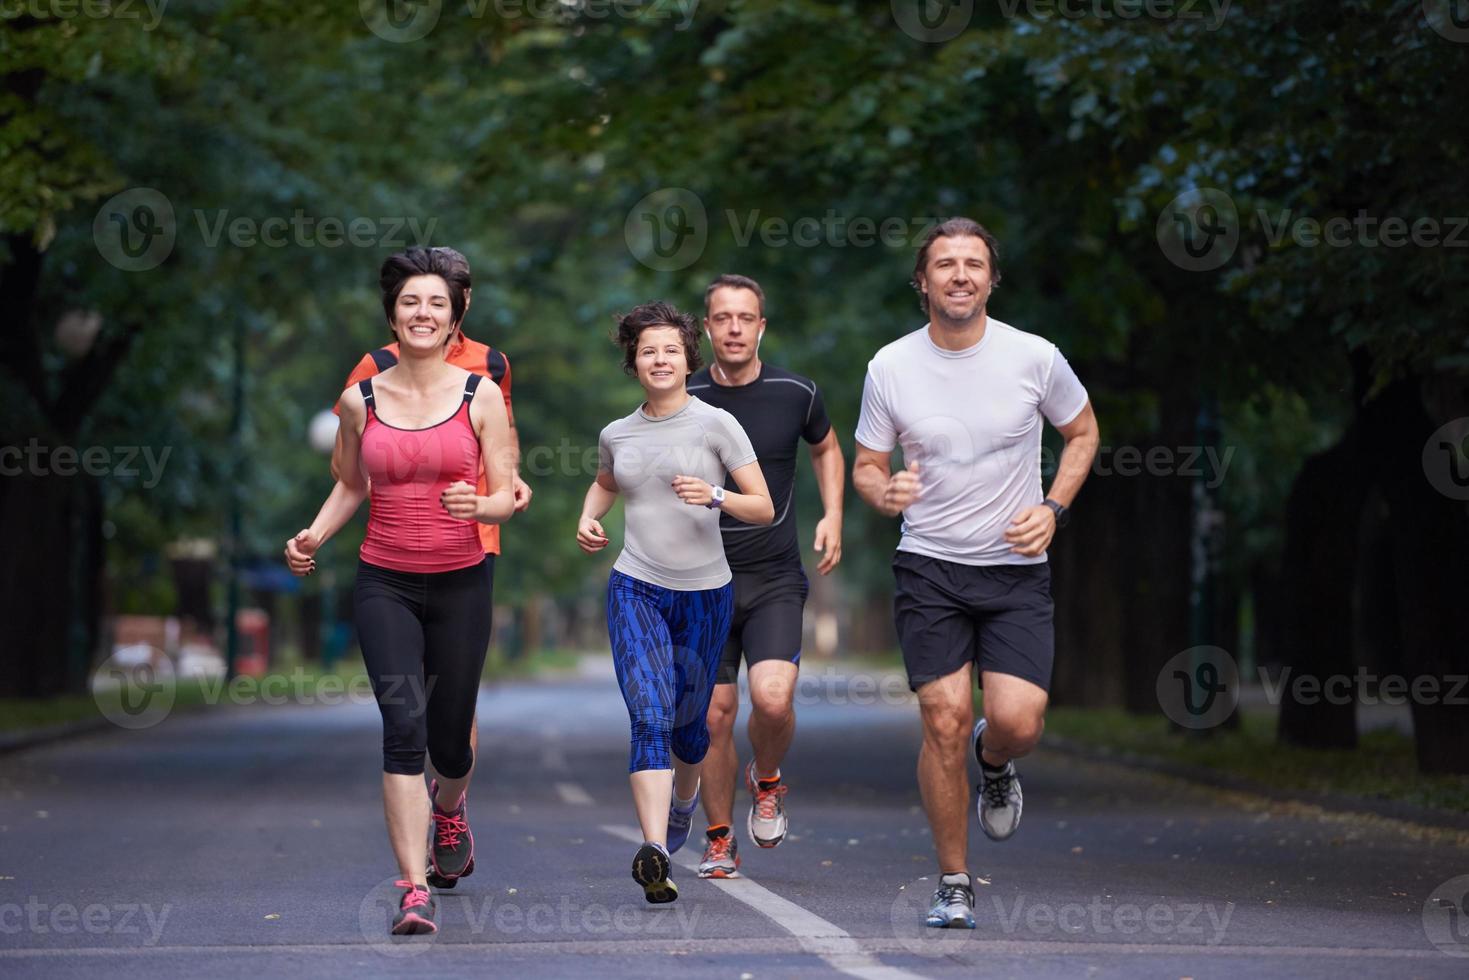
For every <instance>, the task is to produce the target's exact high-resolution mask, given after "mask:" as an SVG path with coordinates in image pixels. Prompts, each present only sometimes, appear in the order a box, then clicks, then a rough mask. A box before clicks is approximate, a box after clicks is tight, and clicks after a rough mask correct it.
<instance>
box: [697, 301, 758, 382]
mask: <svg viewBox="0 0 1469 980" xmlns="http://www.w3.org/2000/svg"><path fill="white" fill-rule="evenodd" d="M704 329H706V330H708V331H709V340H710V342H711V343H712V344H713V345H714V356H715V357H717V358H718V359H719V363H720V364H724V365H727V366H728V367H730V368H740V367H743V366H744V365H746V364H748V363H750V360H751V359H752V358H753V357H754V356H755V354H756V353H757V352H758V351H759V349H760V336H761V334H763V333H764V332H765V317H764V316H763V315H762V314H761V312H760V297H759V296H756V295H755V293H754V291H753V290H749V289H741V288H740V287H738V286H721V287H719V288H718V289H716V290H714V292H712V293H710V294H709V314H708V316H706V317H704Z"/></svg>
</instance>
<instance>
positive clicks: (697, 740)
mask: <svg viewBox="0 0 1469 980" xmlns="http://www.w3.org/2000/svg"><path fill="white" fill-rule="evenodd" d="M669 741H670V748H671V749H672V751H673V754H674V756H675V757H677V759H678V761H680V762H684V763H687V764H688V765H691V766H694V765H698V764H699V763H701V762H703V761H704V756H706V755H708V754H709V729H708V727H707V726H705V725H685V726H684V727H682V728H676V729H674V731H673V737H672V738H671V739H670V740H669Z"/></svg>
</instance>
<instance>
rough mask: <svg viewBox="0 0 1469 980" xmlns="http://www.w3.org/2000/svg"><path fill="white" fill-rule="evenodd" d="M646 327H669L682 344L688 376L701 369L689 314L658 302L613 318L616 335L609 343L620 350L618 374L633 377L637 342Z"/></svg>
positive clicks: (695, 328) (696, 331)
mask: <svg viewBox="0 0 1469 980" xmlns="http://www.w3.org/2000/svg"><path fill="white" fill-rule="evenodd" d="M649 327H673V328H674V329H676V330H677V331H678V339H679V340H682V341H683V352H684V358H685V360H687V361H688V365H689V373H690V374H693V373H694V372H695V371H697V370H699V368H701V367H703V365H704V359H703V358H702V357H700V356H699V327H698V324H697V323H696V322H695V321H694V317H693V315H692V314H689V313H680V312H679V311H678V310H677V309H676V308H675V307H674V306H673V304H672V303H664V302H662V301H659V302H656V303H643V304H642V305H641V306H634V307H633V308H632V309H631V310H630V311H628V312H627V313H624V314H623V315H622V316H620V317H618V318H617V334H616V336H615V337H613V340H614V341H615V342H616V343H617V346H619V347H621V348H622V370H623V371H625V372H627V373H628V374H629V375H632V376H634V377H636V376H637V373H638V367H637V360H638V339H639V338H640V337H642V335H643V331H644V330H647V329H648V328H649Z"/></svg>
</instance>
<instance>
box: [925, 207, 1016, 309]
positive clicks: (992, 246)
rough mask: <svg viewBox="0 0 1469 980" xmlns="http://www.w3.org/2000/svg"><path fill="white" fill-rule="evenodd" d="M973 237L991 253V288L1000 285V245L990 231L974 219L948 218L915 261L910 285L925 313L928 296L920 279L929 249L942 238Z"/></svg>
mask: <svg viewBox="0 0 1469 980" xmlns="http://www.w3.org/2000/svg"><path fill="white" fill-rule="evenodd" d="M969 236H972V237H974V238H978V239H979V240H980V241H982V242H984V247H985V248H987V249H989V252H990V286H992V287H993V286H998V285H999V284H1000V243H999V241H998V240H997V239H996V238H995V236H994V235H993V234H991V233H990V230H989V229H988V228H986V227H985V226H984V225H982V224H980V223H979V222H978V221H975V220H974V219H973V218H947V219H945V220H944V221H941V222H939V223H938V224H936V225H934V226H933V230H932V231H930V232H929V233H928V234H927V235H926V236H924V239H923V244H921V245H919V246H918V257H917V258H916V259H914V261H913V278H911V279H909V280H908V284H909V285H911V286H912V287H913V289H914V290H915V291H916V292H917V293H918V306H919V307H920V308H921V309H922V310H923V312H924V313H927V312H928V296H927V294H925V293H924V291H923V287H922V286H921V285H920V284H919V281H918V280H919V277H920V276H921V275H922V274H923V270H924V268H925V267H926V266H927V265H928V249H929V247H930V246H931V245H933V243H934V242H936V241H938V240H939V239H940V238H964V237H969Z"/></svg>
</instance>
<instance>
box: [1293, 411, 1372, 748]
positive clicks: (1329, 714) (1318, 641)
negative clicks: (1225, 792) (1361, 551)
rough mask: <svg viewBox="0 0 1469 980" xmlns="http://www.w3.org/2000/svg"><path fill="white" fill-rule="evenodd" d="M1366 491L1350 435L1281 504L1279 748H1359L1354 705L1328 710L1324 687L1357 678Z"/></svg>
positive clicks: (1313, 461)
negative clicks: (1356, 598)
mask: <svg viewBox="0 0 1469 980" xmlns="http://www.w3.org/2000/svg"><path fill="white" fill-rule="evenodd" d="M1367 490H1368V487H1367V481H1366V474H1365V473H1364V471H1363V468H1362V465H1361V460H1360V459H1359V458H1358V455H1357V450H1356V445H1355V438H1354V433H1353V432H1351V431H1349V432H1348V433H1347V435H1346V436H1345V437H1343V439H1342V441H1341V442H1338V443H1337V444H1336V445H1335V446H1333V447H1332V448H1330V449H1328V450H1326V451H1325V452H1323V453H1320V454H1319V455H1316V456H1312V457H1311V458H1309V459H1307V460H1306V462H1305V464H1304V465H1303V466H1302V467H1301V472H1300V473H1299V474H1298V475H1297V476H1296V479H1295V483H1294V484H1293V485H1292V486H1291V491H1290V495H1289V497H1288V498H1287V500H1286V508H1285V511H1286V513H1285V521H1286V524H1285V549H1284V551H1285V553H1284V556H1283V558H1282V563H1281V565H1282V567H1281V576H1280V586H1281V593H1282V595H1283V596H1284V600H1283V605H1282V607H1281V608H1280V609H1279V612H1280V614H1281V626H1282V627H1283V630H1284V636H1283V637H1282V643H1281V645H1280V648H1279V649H1278V652H1279V653H1280V654H1281V655H1282V660H1283V661H1284V665H1285V666H1286V667H1288V668H1289V674H1288V675H1286V676H1285V677H1284V683H1283V687H1282V689H1281V702H1280V720H1279V726H1278V728H1277V730H1276V737H1277V738H1278V739H1279V740H1280V741H1281V742H1283V743H1288V744H1292V745H1302V746H1308V747H1311V748H1355V747H1356V745H1357V710H1356V701H1355V699H1353V698H1346V699H1341V698H1336V699H1333V700H1335V701H1337V702H1338V703H1332V700H1328V699H1327V697H1325V695H1324V688H1323V685H1324V684H1325V682H1326V681H1327V680H1328V679H1329V678H1330V677H1331V676H1333V675H1339V674H1346V675H1350V674H1352V673H1354V671H1355V664H1354V661H1353V657H1352V638H1353V629H1352V625H1353V617H1352V594H1353V589H1354V585H1355V581H1356V572H1357V542H1358V533H1357V529H1358V525H1359V523H1360V520H1361V515H1362V507H1363V503H1364V501H1365V499H1366V496H1367ZM1337 690H1338V691H1339V690H1340V687H1338V688H1337ZM1343 701H1344V703H1341V702H1343Z"/></svg>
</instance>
